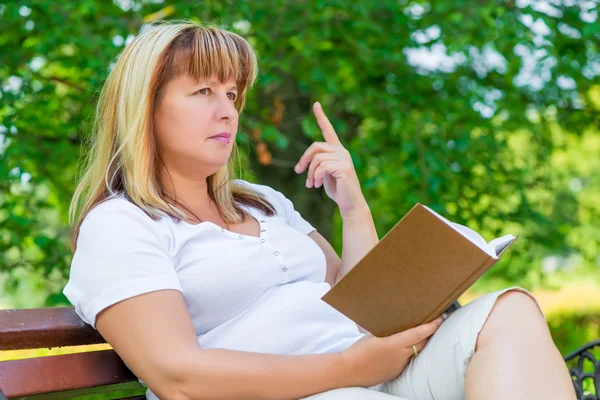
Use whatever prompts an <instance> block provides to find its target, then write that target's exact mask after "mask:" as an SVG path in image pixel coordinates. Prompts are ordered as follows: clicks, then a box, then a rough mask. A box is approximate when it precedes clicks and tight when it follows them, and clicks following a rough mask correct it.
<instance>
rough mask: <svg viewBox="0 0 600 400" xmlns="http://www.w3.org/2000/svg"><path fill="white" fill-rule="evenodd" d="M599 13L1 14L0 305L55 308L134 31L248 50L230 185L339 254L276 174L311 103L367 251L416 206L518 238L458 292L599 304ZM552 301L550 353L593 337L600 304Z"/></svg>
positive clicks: (407, 9)
mask: <svg viewBox="0 0 600 400" xmlns="http://www.w3.org/2000/svg"><path fill="white" fill-rule="evenodd" d="M599 11H600V3H599V2H598V1H597V0H595V1H577V0H547V1H535V0H516V1H515V0H505V1H484V2H470V1H465V0H459V1H449V0H440V1H430V2H428V1H410V0H378V1H367V0H364V1H345V0H330V1H325V0H302V1H300V0H273V1H243V0H240V1H238V0H204V1H202V2H199V1H189V0H179V1H170V0H164V1H160V0H114V1H104V0H80V1H75V2H69V1H65V2H59V1H54V0H29V1H14V0H13V1H2V0H0V285H1V286H0V302H4V303H5V305H6V306H11V307H51V306H59V305H68V301H67V299H66V298H65V297H64V296H63V295H62V293H61V291H62V288H63V287H64V284H65V283H66V279H67V278H68V273H69V264H70V260H71V257H72V254H71V250H70V247H69V243H70V238H71V232H70V229H69V226H68V224H67V210H68V205H69V201H70V197H71V195H72V193H73V190H74V187H75V184H76V180H77V177H78V174H79V172H80V169H79V166H80V160H81V157H82V154H85V152H86V151H87V149H88V147H87V139H88V138H89V133H90V128H91V122H92V117H93V112H94V107H95V103H96V101H97V97H98V94H99V89H100V87H101V85H102V83H103V81H104V79H105V78H106V76H107V74H108V72H109V71H110V68H111V66H112V63H113V62H114V60H115V58H116V57H117V56H118V54H119V52H120V51H121V50H122V49H123V48H124V46H126V45H127V44H128V43H129V42H130V41H131V40H132V39H133V38H134V37H135V35H136V34H138V33H139V32H140V30H141V29H143V28H144V25H145V24H147V23H149V22H152V21H154V20H157V19H172V18H191V19H194V20H198V21H202V22H205V23H213V24H217V25H219V26H221V27H223V28H226V29H229V30H232V31H234V32H236V33H239V34H241V35H243V36H244V37H245V38H247V39H248V40H249V41H250V43H251V44H252V45H253V46H254V48H255V49H256V51H257V54H258V57H259V67H260V75H259V79H258V82H257V84H256V85H255V87H254V89H253V90H252V91H251V92H250V94H249V97H248V100H247V103H246V109H245V110H244V114H243V115H242V117H241V126H240V134H239V135H238V144H239V145H240V150H241V153H242V166H241V169H240V171H239V177H240V178H243V179H248V180H251V181H255V182H260V183H264V184H267V185H270V186H272V187H274V188H276V189H278V190H280V191H282V192H283V193H284V194H285V195H286V196H288V197H289V198H291V199H292V200H293V201H294V204H295V206H296V208H297V209H298V210H299V211H300V213H301V214H302V215H303V216H304V217H305V218H306V219H307V220H308V221H309V222H311V223H312V224H313V225H315V226H316V227H317V228H318V230H319V231H320V232H322V234H323V235H324V236H325V237H327V238H328V239H329V240H330V241H331V243H332V244H333V245H334V247H335V248H336V249H337V250H338V252H340V253H341V248H342V241H341V219H340V217H339V214H338V213H337V212H336V208H335V203H333V202H332V201H331V200H329V199H328V197H327V196H326V195H325V193H324V190H323V189H322V188H321V189H307V188H306V187H305V186H304V183H305V175H302V176H298V175H297V174H296V173H295V172H294V171H293V166H294V165H295V163H296V162H297V160H298V159H299V157H300V155H301V154H302V153H303V152H304V150H305V149H306V148H307V147H308V146H309V145H310V144H311V143H312V142H313V141H315V140H322V137H321V133H320V130H319V129H318V127H317V125H316V122H315V120H314V116H313V115H312V114H311V112H310V108H311V104H312V103H313V102H315V101H320V102H321V103H322V104H323V107H324V110H325V112H326V113H327V114H328V116H329V118H330V119H331V121H332V123H333V125H334V127H335V128H336V131H337V132H338V134H339V136H340V138H341V140H342V142H343V144H344V145H345V146H346V147H347V148H348V150H349V151H350V152H351V154H352V157H353V160H354V164H355V167H356V170H357V173H358V175H359V178H360V181H361V184H362V188H363V192H364V195H365V198H366V199H367V201H368V203H369V205H370V208H371V211H372V213H373V217H374V220H375V223H376V226H377V229H378V232H379V236H380V237H382V236H383V235H384V234H385V233H386V232H387V231H388V230H389V229H391V228H392V227H393V226H394V224H395V223H397V222H398V220H399V219H400V218H401V217H402V216H403V215H404V214H405V213H406V212H407V211H408V210H410V208H411V207H412V206H413V205H414V204H415V203H417V202H420V203H423V204H427V205H428V206H430V207H432V208H433V209H435V210H436V211H438V212H440V213H442V214H444V215H445V216H447V217H448V218H450V219H452V220H454V221H456V222H458V223H462V224H465V225H468V226H470V227H471V228H473V229H475V230H476V231H478V232H480V233H481V234H482V235H483V236H484V237H485V238H487V239H488V240H489V239H492V238H494V237H498V236H500V235H503V234H506V233H512V234H515V235H519V236H520V237H519V239H518V241H517V242H516V244H515V245H514V246H512V247H511V249H510V251H509V252H508V253H507V254H506V255H505V256H504V257H503V259H502V261H501V262H499V263H498V264H497V265H496V266H495V267H494V268H493V269H492V270H490V271H489V272H488V273H487V274H486V275H485V276H484V277H483V278H482V279H481V280H480V282H478V283H477V284H476V286H475V287H474V288H473V289H472V290H473V293H475V292H477V291H486V290H492V289H498V288H501V287H505V286H507V285H520V286H523V287H525V288H528V289H531V290H534V291H536V290H538V291H540V293H542V292H543V293H545V292H544V291H546V292H548V291H549V292H552V291H560V290H561V289H562V288H565V287H575V289H572V290H574V292H575V293H582V290H580V289H578V288H580V287H583V286H585V287H586V288H588V289H589V290H590V291H592V292H593V291H596V292H600V132H599V130H600V20H599V19H598V13H599ZM570 285H571V286H570ZM578 285H579V286H578ZM582 285H583V286H582ZM586 290H587V289H586ZM565 298H566V299H568V304H567V305H568V307H564V305H561V306H560V307H559V308H560V312H557V314H556V315H557V317H556V319H555V320H552V321H550V322H551V323H550V325H551V328H552V331H553V334H554V335H555V339H556V340H557V342H558V343H559V347H560V348H561V351H563V353H564V352H566V351H570V350H573V349H574V348H575V347H577V346H578V345H581V344H583V343H584V342H585V341H589V340H591V339H593V338H598V337H600V305H599V301H600V296H587V297H586V296H577V295H573V296H565ZM595 298H598V300H595ZM583 326H585V328H583ZM567 327H568V328H567Z"/></svg>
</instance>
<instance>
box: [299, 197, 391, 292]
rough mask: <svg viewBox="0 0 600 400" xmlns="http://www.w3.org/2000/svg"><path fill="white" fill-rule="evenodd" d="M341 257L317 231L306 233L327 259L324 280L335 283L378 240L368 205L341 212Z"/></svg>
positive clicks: (331, 283)
mask: <svg viewBox="0 0 600 400" xmlns="http://www.w3.org/2000/svg"><path fill="white" fill-rule="evenodd" d="M342 220H343V232H342V239H343V249H342V252H343V253H342V258H341V259H340V257H339V256H338V254H337V253H336V251H335V250H334V248H333V247H332V246H331V244H330V243H329V242H328V241H327V239H325V238H324V237H323V235H321V234H320V233H319V232H317V231H312V232H311V233H309V234H308V236H309V237H310V238H312V239H313V240H314V241H315V242H316V243H317V244H318V245H319V247H320V248H321V250H322V251H323V253H324V254H325V259H326V261H327V274H326V277H325V281H326V282H327V283H329V284H330V285H331V286H333V285H335V284H336V283H337V282H338V281H339V280H340V279H342V277H343V276H344V275H346V274H347V273H348V271H350V270H351V269H352V268H353V267H354V266H355V265H356V264H357V263H358V262H359V261H360V260H361V259H362V258H363V257H364V256H365V255H366V254H367V253H368V252H369V251H370V250H371V249H372V248H373V247H375V245H376V244H377V243H378V242H379V238H378V236H377V231H376V230H375V224H374V222H373V217H372V216H371V211H370V210H369V207H368V206H367V205H366V204H365V207H364V208H363V209H362V210H356V211H355V212H351V213H347V214H345V215H344V214H342Z"/></svg>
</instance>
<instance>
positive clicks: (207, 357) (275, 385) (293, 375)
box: [171, 349, 351, 400]
mask: <svg viewBox="0 0 600 400" xmlns="http://www.w3.org/2000/svg"><path fill="white" fill-rule="evenodd" d="M343 368H344V367H343V361H342V356H341V353H330V354H314V355H298V356H286V355H271V354H260V353H249V352H242V351H233V350H224V349H206V350H197V351H196V352H194V353H193V354H191V355H190V357H187V362H186V363H185V367H182V369H181V370H180V371H178V373H177V374H174V376H175V375H176V376H177V381H178V382H175V383H173V384H172V385H171V386H172V387H173V388H174V391H175V393H176V394H175V395H174V397H176V398H181V399H278V400H281V399H298V398H301V397H306V396H309V395H311V394H315V393H320V392H324V391H327V390H331V389H335V388H340V387H345V386H349V384H351V382H348V383H347V382H346V376H345V373H344V369H343Z"/></svg>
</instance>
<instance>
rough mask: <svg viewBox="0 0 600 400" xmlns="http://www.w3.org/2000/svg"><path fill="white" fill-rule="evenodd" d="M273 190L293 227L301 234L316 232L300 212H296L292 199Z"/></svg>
mask: <svg viewBox="0 0 600 400" xmlns="http://www.w3.org/2000/svg"><path fill="white" fill-rule="evenodd" d="M271 190H272V191H273V194H274V196H275V197H276V198H277V201H278V202H279V204H281V206H282V208H283V210H284V212H285V218H286V220H287V222H288V224H289V225H290V226H291V227H293V228H295V229H297V230H299V231H300V232H302V233H304V234H306V235H308V234H309V233H310V232H312V231H314V230H316V229H315V228H314V227H313V226H312V225H311V224H310V223H308V221H306V220H305V219H304V218H302V215H300V213H299V212H298V211H296V209H295V208H294V204H293V203H292V201H291V200H290V199H288V198H287V197H285V196H284V195H283V193H281V192H279V191H277V190H275V189H271Z"/></svg>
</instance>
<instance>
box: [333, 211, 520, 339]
mask: <svg viewBox="0 0 600 400" xmlns="http://www.w3.org/2000/svg"><path fill="white" fill-rule="evenodd" d="M517 238H518V236H513V235H504V236H502V237H499V238H497V239H494V240H492V241H490V242H487V241H486V240H485V239H484V238H483V237H482V236H481V235H480V234H479V233H477V232H475V231H474V230H472V229H470V228H468V227H466V226H463V225H460V224H456V223H454V222H451V221H449V220H448V219H446V218H444V217H443V216H441V215H439V214H438V213H436V212H435V211H433V210H431V209H430V208H429V207H427V206H424V205H422V204H417V205H415V206H414V207H413V208H412V209H411V210H410V211H409V212H408V213H407V214H406V215H405V216H404V217H403V218H402V219H401V220H400V221H399V222H398V223H397V224H396V225H395V226H394V227H393V228H392V229H391V230H390V231H389V232H388V233H387V234H386V235H385V236H384V237H383V238H382V239H381V240H380V241H379V243H377V245H376V246H375V247H374V248H373V249H372V250H371V251H370V252H369V253H368V254H367V255H366V256H365V257H363V259H362V260H360V261H359V262H358V264H357V265H356V266H355V267H354V268H353V269H352V270H351V271H350V272H348V273H347V274H346V275H345V276H344V277H343V278H342V279H341V280H340V281H339V282H337V284H336V285H335V286H333V287H332V288H331V290H329V291H328V292H327V293H326V294H325V295H324V296H323V300H324V301H325V302H326V303H328V304H329V305H331V306H332V307H334V308H336V309H337V310H338V311H340V312H341V313H343V314H345V315H346V316H347V317H348V318H350V319H352V320H353V321H354V322H356V323H357V324H358V325H360V326H362V327H363V328H365V329H366V330H368V331H369V332H371V333H372V334H373V335H375V336H380V337H381V336H389V335H391V334H394V333H398V332H401V331H404V330H406V329H409V328H412V327H415V326H417V325H421V324H424V323H427V322H429V321H432V320H434V319H436V318H437V317H439V316H440V315H441V314H442V313H443V312H444V311H445V310H446V309H448V308H449V307H450V306H451V305H452V304H453V303H454V302H455V301H456V300H457V299H458V298H459V297H460V296H461V295H462V294H463V293H464V292H465V291H466V290H467V289H468V288H469V287H470V286H471V285H473V283H475V282H476V281H477V279H479V277H481V275H483V274H484V273H485V272H486V271H487V270H489V269H490V268H491V267H492V266H493V265H494V264H495V263H496V262H497V261H498V260H499V259H500V256H501V255H502V254H503V253H504V252H505V251H506V249H507V248H508V247H509V246H510V245H511V244H512V243H514V241H515V240H516V239H517Z"/></svg>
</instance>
